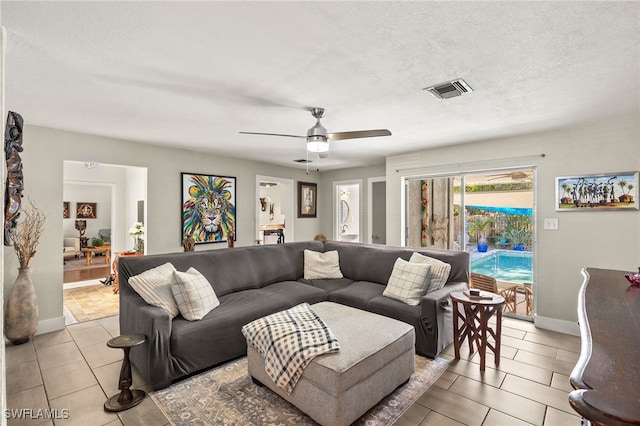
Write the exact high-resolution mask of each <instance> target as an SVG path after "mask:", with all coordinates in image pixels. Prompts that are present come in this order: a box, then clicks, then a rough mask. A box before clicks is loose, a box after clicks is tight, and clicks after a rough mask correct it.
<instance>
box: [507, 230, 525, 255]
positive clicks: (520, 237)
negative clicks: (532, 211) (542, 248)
mask: <svg viewBox="0 0 640 426" xmlns="http://www.w3.org/2000/svg"><path fill="white" fill-rule="evenodd" d="M506 235H507V239H508V240H509V242H510V243H511V247H512V248H513V249H514V250H518V251H524V250H526V249H527V245H529V244H531V233H530V232H529V231H528V230H526V229H524V228H510V229H508V230H507V231H506Z"/></svg>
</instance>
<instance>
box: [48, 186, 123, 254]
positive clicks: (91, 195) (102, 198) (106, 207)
mask: <svg viewBox="0 0 640 426" xmlns="http://www.w3.org/2000/svg"><path fill="white" fill-rule="evenodd" d="M62 197H63V198H64V201H68V202H69V211H70V213H71V217H70V218H68V219H62V232H63V235H64V237H78V236H80V233H79V232H78V230H77V229H76V228H75V223H76V220H77V219H78V218H77V217H76V211H77V209H78V204H79V203H83V202H87V203H96V218H95V219H82V220H86V221H87V230H86V232H85V234H84V236H85V237H87V238H88V239H89V242H91V239H92V238H93V237H97V236H98V230H100V229H105V228H111V186H110V185H91V184H80V183H65V184H64V187H63V190H62ZM51 219H53V218H51Z"/></svg>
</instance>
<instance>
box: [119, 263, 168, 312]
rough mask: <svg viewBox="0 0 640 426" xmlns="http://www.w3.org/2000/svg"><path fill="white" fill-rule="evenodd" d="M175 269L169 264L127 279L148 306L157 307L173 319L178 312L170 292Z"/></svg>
mask: <svg viewBox="0 0 640 426" xmlns="http://www.w3.org/2000/svg"><path fill="white" fill-rule="evenodd" d="M175 270H176V268H174V267H173V265H172V264H171V263H170V262H167V263H165V264H164V265H160V266H157V267H155V268H153V269H149V270H147V271H144V272H143V273H141V274H138V275H135V276H133V277H131V278H129V284H131V287H133V289H134V290H135V291H136V292H137V293H138V294H139V295H140V296H142V298H143V299H144V301H145V302H147V303H148V304H150V305H153V306H158V307H160V308H163V309H164V310H166V311H167V312H169V316H170V317H171V318H174V317H176V316H177V315H178V313H179V312H180V311H179V310H178V305H177V304H176V300H175V299H174V297H173V293H172V292H171V284H172V283H173V280H174V278H173V272H174V271H175Z"/></svg>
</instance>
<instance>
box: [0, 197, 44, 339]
mask: <svg viewBox="0 0 640 426" xmlns="http://www.w3.org/2000/svg"><path fill="white" fill-rule="evenodd" d="M21 216H22V217H23V220H22V222H21V223H19V224H18V226H17V227H16V230H15V231H14V232H12V233H11V235H10V239H11V242H12V243H13V248H14V249H15V251H16V255H17V256H18V261H19V262H20V268H19V269H18V276H17V278H16V280H15V282H14V284H13V287H12V288H11V293H10V294H9V299H8V300H7V310H6V311H5V315H4V334H5V336H6V337H7V339H8V340H9V341H10V342H11V343H13V344H14V345H21V344H23V343H27V342H28V341H29V340H30V339H31V337H33V335H34V334H36V331H37V329H38V319H39V312H38V297H37V294H36V289H35V287H34V286H33V281H32V280H31V269H29V262H30V261H31V259H32V258H33V256H34V255H35V254H36V248H37V247H38V242H39V241H40V237H41V236H42V232H43V231H44V221H45V219H46V216H45V215H44V213H43V212H42V210H40V209H38V208H37V207H36V206H35V205H34V204H33V203H32V202H30V205H29V206H28V207H27V208H25V209H23V210H22V214H21Z"/></svg>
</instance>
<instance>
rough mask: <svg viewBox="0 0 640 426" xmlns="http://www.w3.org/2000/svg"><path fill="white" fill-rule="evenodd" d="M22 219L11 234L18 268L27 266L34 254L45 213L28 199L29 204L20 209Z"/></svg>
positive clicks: (42, 228) (42, 227)
mask: <svg viewBox="0 0 640 426" xmlns="http://www.w3.org/2000/svg"><path fill="white" fill-rule="evenodd" d="M20 216H22V217H23V220H22V221H21V222H20V223H19V224H18V226H17V228H16V231H15V232H13V233H12V234H11V241H12V242H13V248H14V249H15V250H16V254H17V255H18V260H19V261H20V268H23V269H24V268H28V267H29V261H31V258H32V257H33V256H34V255H35V254H36V248H37V247H38V241H39V240H40V236H41V235H42V232H43V231H44V221H45V219H46V216H45V214H44V213H43V212H42V210H40V209H39V208H37V207H36V206H35V204H34V203H33V202H32V201H29V206H28V207H27V208H24V209H22V213H21V215H20Z"/></svg>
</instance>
